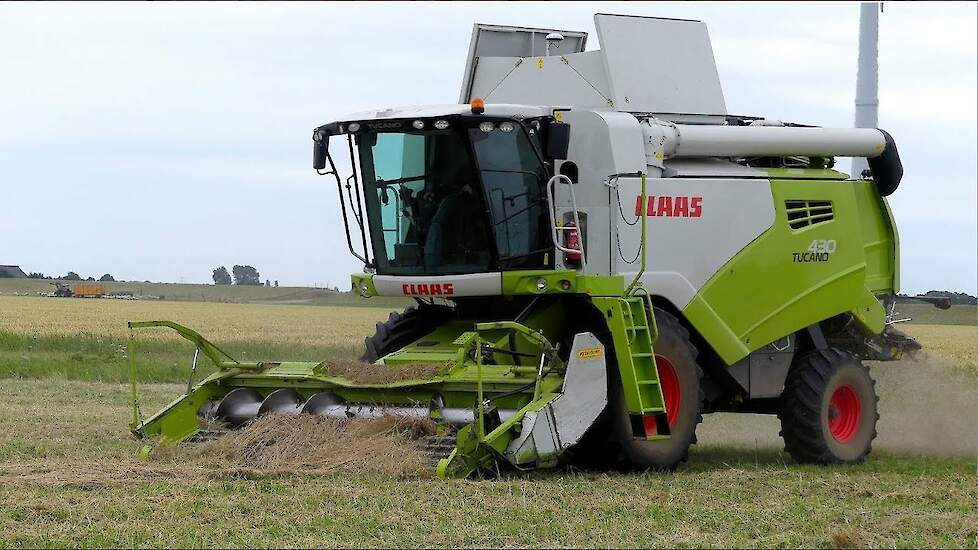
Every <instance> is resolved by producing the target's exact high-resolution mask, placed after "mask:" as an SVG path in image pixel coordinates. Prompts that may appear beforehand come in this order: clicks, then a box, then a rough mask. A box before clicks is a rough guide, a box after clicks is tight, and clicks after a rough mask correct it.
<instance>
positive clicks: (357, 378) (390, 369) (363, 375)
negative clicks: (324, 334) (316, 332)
mask: <svg viewBox="0 0 978 550" xmlns="http://www.w3.org/2000/svg"><path fill="white" fill-rule="evenodd" d="M323 368H324V369H325V370H326V374H328V375H330V376H338V377H341V378H346V379H347V380H350V381H351V382H355V383H357V384H390V383H393V382H404V381H405V380H426V379H429V378H432V377H434V376H435V375H437V374H438V373H439V372H440V371H442V370H444V369H445V365H437V364H430V363H414V364H410V365H396V366H391V365H373V364H371V363H364V362H362V361H323Z"/></svg>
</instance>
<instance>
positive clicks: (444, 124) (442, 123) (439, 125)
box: [435, 120, 448, 130]
mask: <svg viewBox="0 0 978 550" xmlns="http://www.w3.org/2000/svg"><path fill="white" fill-rule="evenodd" d="M445 128H448V121H447V120H436V121H435V129H437V130H444V129H445Z"/></svg>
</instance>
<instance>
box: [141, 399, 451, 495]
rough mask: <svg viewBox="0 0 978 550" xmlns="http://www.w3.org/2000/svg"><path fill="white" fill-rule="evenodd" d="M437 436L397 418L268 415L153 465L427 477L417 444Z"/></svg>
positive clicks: (163, 455) (168, 449)
mask: <svg viewBox="0 0 978 550" xmlns="http://www.w3.org/2000/svg"><path fill="white" fill-rule="evenodd" d="M433 433H435V426H434V424H433V423H432V422H431V421H430V420H427V421H423V420H415V419H407V418H401V417H395V416H384V417H381V418H370V419H358V420H348V421H340V420H335V419H330V418H323V417H319V416H315V415H305V414H304V415H296V416H289V415H269V416H263V417H260V418H257V419H255V420H254V421H253V422H251V423H249V424H248V425H247V426H245V427H244V428H242V429H241V430H236V431H231V432H228V433H226V434H224V435H221V436H220V437H218V438H216V439H212V440H209V441H205V442H203V443H199V444H196V445H183V446H175V447H174V446H166V445H160V446H158V447H157V448H156V452H154V453H153V455H152V456H153V457H154V461H156V462H163V463H175V462H181V461H186V460H188V459H189V460H191V461H192V462H195V463H204V462H206V463H208V464H210V465H211V466H213V467H217V468H219V469H224V470H228V469H230V470H241V471H246V472H247V471H250V472H253V473H257V474H265V475H275V474H302V473H315V474H323V473H331V472H337V471H339V472H344V473H375V474H382V475H387V476H391V477H394V478H398V479H402V478H414V477H427V476H429V475H430V470H431V468H430V465H429V463H428V461H427V459H426V458H425V456H424V455H422V454H421V452H420V451H419V450H418V448H417V446H416V445H415V444H414V443H413V442H414V441H416V440H417V439H419V438H421V437H424V436H426V435H431V434H433Z"/></svg>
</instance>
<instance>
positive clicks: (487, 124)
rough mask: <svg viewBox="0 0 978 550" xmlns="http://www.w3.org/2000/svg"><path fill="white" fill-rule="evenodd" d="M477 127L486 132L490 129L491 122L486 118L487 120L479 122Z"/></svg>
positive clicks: (491, 126) (491, 127)
mask: <svg viewBox="0 0 978 550" xmlns="http://www.w3.org/2000/svg"><path fill="white" fill-rule="evenodd" d="M479 129H480V130H482V131H483V132H485V133H487V134H488V133H489V132H491V131H492V129H493V125H492V123H491V122H489V121H488V120H487V121H485V122H483V123H480V124H479Z"/></svg>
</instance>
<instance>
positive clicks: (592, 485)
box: [0, 379, 978, 547]
mask: <svg viewBox="0 0 978 550" xmlns="http://www.w3.org/2000/svg"><path fill="white" fill-rule="evenodd" d="M180 391H181V386H179V385H175V384H169V385H153V384H150V385H147V386H146V387H145V388H144V391H143V394H144V396H145V407H146V408H147V410H155V409H156V408H157V407H159V406H161V405H163V404H164V403H165V402H166V401H167V400H169V399H170V398H172V396H174V395H177V394H178V393H179V392H180ZM0 394H2V395H3V396H4V400H5V401H4V421H3V422H2V423H0V502H3V503H4V504H3V505H2V506H0V533H2V534H0V547H2V546H15V547H23V546H101V547H107V546H111V547H115V546H179V547H188V546H329V547H349V546H374V547H391V546H473V545H481V546H485V545H495V546H583V547H590V546H598V547H601V546H666V547H674V546H793V547H799V546H803V547H813V546H818V547H828V546H832V545H834V544H836V543H837V542H839V541H843V542H844V541H850V543H852V544H856V545H862V546H876V547H879V546H904V547H914V546H917V547H919V546H923V547H934V546H952V547H957V546H975V544H976V543H975V537H976V536H978V515H976V513H975V512H976V510H975V503H976V498H978V495H976V481H978V480H976V477H975V470H976V464H975V459H974V456H973V455H972V456H971V457H961V458H940V457H920V456H901V455H894V454H888V453H886V452H879V451H875V452H874V453H873V454H872V455H870V457H869V459H868V461H867V463H866V464H864V465H862V466H857V467H828V468H819V467H809V466H798V465H795V464H792V463H791V461H790V459H789V458H788V457H786V456H785V455H784V454H783V453H781V452H780V450H779V447H776V446H768V445H762V446H754V448H750V449H745V448H744V447H742V446H741V445H742V444H741V443H738V442H735V441H729V440H728V441H720V440H719V439H718V438H717V437H715V434H716V433H717V432H716V431H713V434H714V435H711V433H710V430H705V431H704V433H703V436H702V437H701V438H700V443H699V444H698V445H696V446H694V448H693V450H692V451H691V456H690V462H689V463H688V464H685V465H683V466H681V467H680V468H679V470H678V471H677V472H676V473H674V474H656V473H650V474H617V473H600V472H594V473H580V472H574V471H556V472H539V473H535V474H532V475H527V476H523V475H518V474H507V476H506V477H504V478H503V479H501V480H494V481H458V480H449V481H442V480H430V479H411V478H410V476H408V479H404V478H398V476H396V475H394V476H391V475H390V474H384V473H378V472H376V471H371V470H369V469H367V470H361V471H357V472H352V473H351V472H349V471H344V470H343V469H336V470H335V471H334V472H332V473H329V474H326V475H309V474H296V473H290V472H283V471H272V470H270V469H268V468H266V469H264V470H260V471H259V470H256V469H254V468H251V467H242V466H241V465H240V464H241V462H240V461H237V460H228V459H222V458H213V457H210V456H207V457H201V458H199V459H194V460H186V461H179V460H177V461H170V462H167V461H150V462H143V461H139V460H137V459H136V458H135V452H136V449H137V448H138V447H139V443H138V442H136V441H134V440H132V439H131V438H130V437H129V435H128V432H127V430H126V427H125V423H126V419H127V414H128V408H127V403H126V394H127V388H126V386H125V385H122V384H104V383H92V382H77V381H65V380H31V379H21V380H11V379H8V380H0ZM884 414H890V413H889V412H884ZM741 418H749V417H747V416H742V417H741ZM729 427H730V425H729V423H728V424H727V426H726V427H725V428H729ZM762 429H763V427H762ZM723 431H724V433H726V432H727V431H728V430H726V429H725V430H723ZM732 431H735V430H732ZM776 433H777V432H776V428H774V431H773V432H772V435H773V434H776ZM745 442H749V440H745ZM402 450H403V448H402ZM231 456H232V457H233V456H234V455H233V454H232V455H231Z"/></svg>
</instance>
